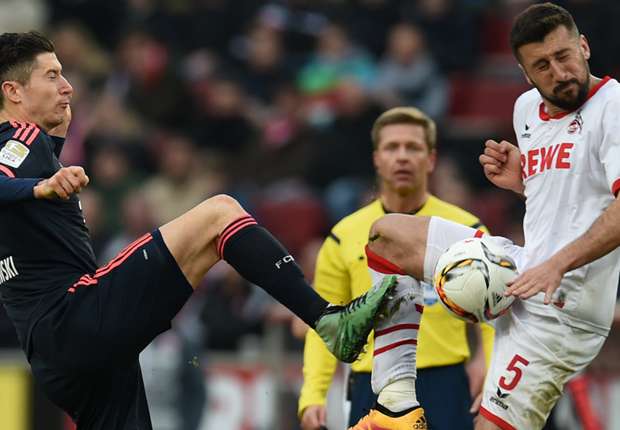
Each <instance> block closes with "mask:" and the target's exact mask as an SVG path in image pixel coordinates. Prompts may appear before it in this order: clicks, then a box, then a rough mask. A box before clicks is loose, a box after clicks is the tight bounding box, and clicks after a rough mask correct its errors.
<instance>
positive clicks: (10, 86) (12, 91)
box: [0, 81, 22, 103]
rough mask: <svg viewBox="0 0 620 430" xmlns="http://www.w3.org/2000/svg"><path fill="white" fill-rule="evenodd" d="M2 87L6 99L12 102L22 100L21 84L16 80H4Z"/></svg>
mask: <svg viewBox="0 0 620 430" xmlns="http://www.w3.org/2000/svg"><path fill="white" fill-rule="evenodd" d="M0 88H1V89H2V96H3V97H4V99H5V100H9V101H10V102H12V103H19V102H21V99H22V96H21V85H20V84H19V82H16V81H4V82H2V85H1V86H0Z"/></svg>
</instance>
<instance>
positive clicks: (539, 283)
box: [505, 195, 620, 304]
mask: <svg viewBox="0 0 620 430" xmlns="http://www.w3.org/2000/svg"><path fill="white" fill-rule="evenodd" d="M618 219H620V195H619V196H618V197H616V200H615V201H614V202H613V203H612V204H611V205H609V207H607V209H605V211H604V212H603V213H602V214H601V216H599V217H598V219H597V220H596V221H594V223H593V224H592V226H591V227H590V228H589V229H588V230H587V231H586V232H585V233H584V234H583V235H581V236H580V237H578V238H577V239H575V240H574V241H573V242H571V243H569V244H568V245H566V246H565V247H564V248H562V249H560V250H559V251H558V252H557V253H555V254H554V255H553V256H552V257H551V258H549V259H548V260H547V261H545V262H544V263H542V264H539V265H538V266H535V267H533V268H531V269H530V270H527V271H525V272H523V273H521V275H519V276H518V277H517V278H516V279H515V280H514V281H513V283H512V284H511V285H510V287H509V288H508V290H506V293H505V294H506V295H513V296H518V297H520V298H522V299H527V298H529V297H532V296H533V295H535V294H536V293H538V292H540V291H544V292H545V303H546V304H549V303H551V296H552V295H553V292H554V291H555V290H556V289H557V288H558V287H559V286H560V281H561V280H562V276H564V274H565V273H566V272H568V271H570V270H574V269H577V268H578V267H581V266H583V265H584V264H588V263H591V262H592V261H594V260H596V259H598V258H600V257H603V256H604V255H606V254H608V253H609V252H611V251H613V250H614V249H616V248H617V247H618V246H620V223H619V222H618Z"/></svg>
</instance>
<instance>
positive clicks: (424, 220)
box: [368, 214, 430, 277]
mask: <svg viewBox="0 0 620 430" xmlns="http://www.w3.org/2000/svg"><path fill="white" fill-rule="evenodd" d="M429 220H430V218H428V217H418V216H413V215H404V214H387V215H385V216H383V217H381V218H379V219H378V220H377V221H375V222H374V223H373V225H372V227H371V229H370V235H369V238H368V247H369V248H370V250H371V251H373V252H374V253H376V254H378V255H380V256H382V257H383V258H386V259H388V260H389V261H390V262H392V263H394V264H396V265H397V266H399V267H401V268H402V269H403V270H405V271H406V272H407V273H410V274H412V275H414V276H416V277H417V276H419V275H420V273H422V272H423V262H424V254H425V248H426V235H427V232H428V222H429Z"/></svg>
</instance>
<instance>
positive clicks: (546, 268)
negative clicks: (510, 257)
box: [504, 259, 564, 305]
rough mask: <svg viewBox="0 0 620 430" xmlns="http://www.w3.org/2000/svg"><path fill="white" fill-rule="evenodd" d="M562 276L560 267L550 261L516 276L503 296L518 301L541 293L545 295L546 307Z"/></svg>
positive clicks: (562, 272)
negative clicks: (514, 297) (513, 297)
mask: <svg viewBox="0 0 620 430" xmlns="http://www.w3.org/2000/svg"><path fill="white" fill-rule="evenodd" d="M563 276H564V271H563V270H562V269H561V267H560V265H559V264H557V262H555V261H554V260H552V259H550V260H547V261H545V262H544V263H542V264H539V265H538V266H535V267H532V268H531V269H529V270H526V271H525V272H523V273H521V274H520V275H519V276H517V277H516V278H515V279H514V281H512V282H511V283H509V284H508V289H507V290H506V292H505V293H504V294H505V295H507V296H511V295H512V296H517V297H519V298H520V299H529V298H530V297H532V296H534V295H535V294H538V293H539V292H541V291H543V292H544V293H545V304H546V305H548V304H549V303H551V297H552V296H553V293H554V292H555V290H557V289H558V287H559V286H560V282H561V281H562V277H563Z"/></svg>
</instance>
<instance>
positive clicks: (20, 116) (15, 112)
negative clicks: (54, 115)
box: [0, 106, 34, 123]
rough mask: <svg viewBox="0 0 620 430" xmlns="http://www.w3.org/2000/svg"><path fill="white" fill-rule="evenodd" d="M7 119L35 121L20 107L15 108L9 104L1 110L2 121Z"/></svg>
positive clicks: (0, 119) (0, 121)
mask: <svg viewBox="0 0 620 430" xmlns="http://www.w3.org/2000/svg"><path fill="white" fill-rule="evenodd" d="M7 121H16V122H34V121H33V120H32V118H30V116H29V115H26V114H25V113H24V112H21V111H20V110H19V109H13V108H11V107H9V106H5V108H4V109H2V110H0V123H3V122H7Z"/></svg>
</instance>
